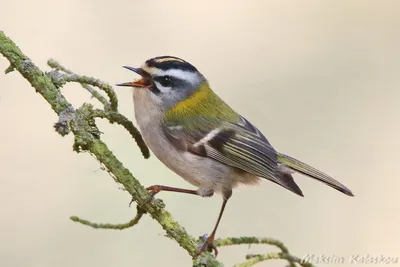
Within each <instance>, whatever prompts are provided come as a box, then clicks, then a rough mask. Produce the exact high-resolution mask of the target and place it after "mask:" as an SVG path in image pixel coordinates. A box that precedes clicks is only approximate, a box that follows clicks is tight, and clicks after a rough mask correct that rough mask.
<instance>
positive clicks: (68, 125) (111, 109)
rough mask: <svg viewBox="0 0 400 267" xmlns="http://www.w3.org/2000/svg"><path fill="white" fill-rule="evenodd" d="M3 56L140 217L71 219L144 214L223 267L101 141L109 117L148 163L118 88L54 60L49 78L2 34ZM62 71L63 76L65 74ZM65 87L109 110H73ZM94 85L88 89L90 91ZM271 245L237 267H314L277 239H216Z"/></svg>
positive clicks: (200, 261) (198, 261)
mask: <svg viewBox="0 0 400 267" xmlns="http://www.w3.org/2000/svg"><path fill="white" fill-rule="evenodd" d="M0 53H1V54H2V55H3V56H4V57H6V58H7V59H8V60H9V62H10V67H8V68H7V70H6V73H7V72H10V71H11V70H14V69H15V70H17V71H18V72H19V73H21V74H22V76H23V77H24V78H25V79H26V80H28V81H29V83H30V84H31V85H32V86H33V87H34V88H35V90H36V92H38V93H40V94H41V95H42V96H43V98H44V99H45V100H46V101H47V102H48V103H49V104H50V106H51V107H52V109H53V110H54V111H55V112H56V113H57V114H58V115H59V119H58V122H57V123H56V124H55V125H54V128H55V130H56V131H57V132H58V133H60V134H61V135H66V134H68V133H72V134H73V135H74V137H75V141H74V146H73V148H74V150H75V151H77V152H88V153H90V154H91V155H93V156H94V157H95V158H96V159H97V160H98V161H99V162H100V163H101V164H102V166H104V169H106V170H107V171H108V172H109V173H110V175H111V176H112V177H113V179H114V180H115V181H116V182H118V183H120V184H122V185H123V188H124V190H125V191H127V192H129V194H130V195H131V197H132V200H133V201H134V202H136V203H137V207H138V210H139V211H140V212H139V211H138V214H137V215H136V217H135V218H134V219H133V220H131V221H130V222H129V223H127V224H122V225H117V226H116V225H111V224H94V223H91V222H89V221H86V220H82V219H80V218H78V217H76V216H73V217H71V219H72V220H74V221H76V222H80V223H82V224H85V225H89V226H91V227H94V228H107V229H125V228H127V227H131V226H133V225H135V224H137V223H138V222H139V220H140V218H141V217H142V215H143V214H144V213H148V214H149V215H150V216H151V217H152V218H153V219H155V220H156V221H157V222H158V223H159V224H160V225H161V227H162V228H163V229H164V230H165V232H166V236H167V237H169V238H171V239H173V240H175V241H176V242H177V243H178V244H179V245H180V246H181V247H182V248H183V249H185V250H186V251H187V252H188V254H189V255H190V256H191V257H194V258H195V259H194V260H193V266H196V267H200V266H207V267H221V266H223V265H222V263H221V262H219V261H217V260H216V258H215V256H214V255H213V254H212V253H209V252H205V253H202V254H201V255H199V256H198V257H196V256H197V249H198V248H197V242H196V240H195V239H194V238H193V237H191V236H190V235H189V234H188V233H187V232H186V230H185V229H184V228H183V227H182V226H181V225H180V224H179V223H178V222H176V221H175V220H174V219H173V218H172V215H171V214H170V213H169V212H168V211H167V210H165V204H164V203H163V202H162V201H161V200H160V199H153V198H151V196H150V194H149V193H148V192H147V191H146V189H145V188H144V187H143V186H142V185H141V184H140V182H139V181H138V180H137V179H136V178H135V177H134V176H133V175H132V174H131V172H130V171H129V170H128V169H127V168H125V167H124V166H123V164H122V163H121V162H120V161H119V160H118V159H117V158H116V157H115V155H114V154H113V153H112V152H111V151H110V150H109V149H108V147H107V145H106V144H105V143H104V142H103V141H102V140H101V139H100V135H101V132H100V130H99V129H98V127H97V125H96V122H95V118H104V119H107V120H108V121H110V122H111V123H118V124H120V125H122V126H123V127H125V128H126V129H127V130H128V131H129V133H130V134H131V135H132V137H133V138H134V139H135V140H136V142H137V144H138V145H139V147H140V149H141V151H142V154H143V155H144V157H145V158H148V156H149V155H150V153H149V150H148V148H147V146H146V144H145V143H144V141H143V139H142V138H141V135H140V133H139V131H138V130H137V129H136V128H135V126H134V125H133V123H132V122H131V121H129V120H128V119H127V118H126V117H124V116H123V115H122V114H120V113H119V112H118V99H117V96H116V94H115V92H114V90H113V88H112V87H111V86H110V85H108V84H107V83H105V82H102V81H100V80H98V79H95V78H91V77H87V76H82V75H77V74H74V73H71V72H70V71H69V70H67V69H65V68H64V69H63V68H62V67H61V66H60V65H59V64H58V65H57V64H55V62H51V61H49V65H53V66H54V67H55V68H56V70H53V71H51V72H48V73H44V72H42V71H41V70H40V69H39V68H38V67H37V66H36V65H35V64H34V63H33V62H32V61H31V60H30V59H29V58H28V57H27V56H25V55H24V54H23V53H22V51H21V50H20V49H19V48H18V47H17V46H16V45H15V43H14V42H13V41H12V40H10V39H9V38H7V37H6V36H5V35H4V33H3V32H2V31H0ZM60 70H61V71H60ZM66 82H78V83H80V84H81V85H82V86H84V87H85V88H86V89H87V90H88V91H89V92H90V93H91V94H92V95H93V97H96V98H97V99H98V100H99V101H100V102H101V103H103V105H104V110H97V109H93V106H92V105H90V104H86V103H85V104H83V105H82V106H81V107H80V108H78V109H74V107H73V106H72V105H71V104H70V103H69V102H68V101H67V100H66V99H65V97H64V95H63V94H62V93H61V91H60V90H59V88H61V87H62V86H63V85H64V84H65V83H66ZM89 85H93V86H96V87H98V88H99V89H101V90H103V91H104V92H105V93H106V94H107V96H108V97H109V99H110V101H108V100H107V99H105V98H104V97H102V96H101V95H100V94H99V93H98V92H97V91H96V90H94V89H93V88H92V87H90V86H89ZM88 86H89V87H88ZM258 243H262V244H270V245H275V246H277V247H279V248H280V249H281V251H282V252H281V253H272V254H266V255H257V256H253V257H249V258H248V259H247V261H246V262H244V263H243V264H241V265H238V266H251V265H253V264H255V263H257V262H261V261H263V260H268V259H272V258H276V259H286V260H287V261H288V262H289V264H290V265H291V266H294V262H296V263H299V264H300V265H302V266H311V265H306V264H305V263H301V262H300V261H299V259H298V258H296V257H294V256H291V255H290V254H289V252H288V250H287V248H286V247H285V246H284V245H283V244H282V243H281V242H279V241H277V240H273V239H267V238H264V239H261V238H256V237H242V238H228V239H220V240H216V242H215V245H216V246H230V245H239V244H258Z"/></svg>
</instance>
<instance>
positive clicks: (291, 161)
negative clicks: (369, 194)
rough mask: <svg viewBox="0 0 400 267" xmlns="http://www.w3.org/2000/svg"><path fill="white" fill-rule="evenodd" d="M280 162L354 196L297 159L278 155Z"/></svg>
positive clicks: (344, 187)
mask: <svg viewBox="0 0 400 267" xmlns="http://www.w3.org/2000/svg"><path fill="white" fill-rule="evenodd" d="M278 162H279V163H281V164H283V165H285V166H286V167H287V168H289V169H291V170H293V171H295V172H298V173H301V174H304V175H307V176H308V177H311V178H314V179H316V180H318V181H321V182H324V183H325V184H327V185H329V186H330V187H333V188H335V189H336V190H338V191H340V192H342V193H344V194H346V195H348V196H354V195H353V193H352V192H351V191H350V189H348V188H347V187H346V186H344V185H343V184H341V183H339V182H338V181H336V180H335V179H333V178H332V177H330V176H329V175H327V174H325V173H323V172H321V171H319V170H317V169H315V168H313V167H311V166H309V165H307V164H305V163H303V162H301V161H299V160H297V159H295V158H292V157H290V156H287V155H285V154H281V153H278Z"/></svg>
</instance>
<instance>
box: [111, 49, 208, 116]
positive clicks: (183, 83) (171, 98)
mask: <svg viewBox="0 0 400 267" xmlns="http://www.w3.org/2000/svg"><path fill="white" fill-rule="evenodd" d="M124 68H126V69H128V70H131V71H133V72H135V73H137V74H139V75H140V76H141V78H140V79H139V80H136V81H133V82H125V83H121V84H117V85H118V86H130V87H133V88H134V90H147V91H146V93H149V94H151V100H152V101H154V102H155V104H157V105H160V106H162V107H163V108H166V109H168V108H172V107H173V106H175V105H176V104H178V103H180V102H181V101H184V100H186V99H188V98H189V97H190V96H191V95H193V94H194V93H195V92H197V91H198V90H200V89H201V88H204V86H207V87H208V82H207V80H206V79H205V77H204V76H203V75H202V74H201V73H200V72H199V71H198V70H197V69H196V68H195V67H194V66H193V65H192V64H190V63H188V62H187V61H185V60H183V59H180V58H177V57H173V56H160V57H155V58H151V59H149V60H147V61H146V62H145V63H144V64H143V65H142V66H141V67H140V68H134V67H129V66H124Z"/></svg>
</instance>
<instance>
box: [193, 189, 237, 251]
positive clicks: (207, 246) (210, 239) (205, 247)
mask: <svg viewBox="0 0 400 267" xmlns="http://www.w3.org/2000/svg"><path fill="white" fill-rule="evenodd" d="M231 196H232V189H229V190H226V191H224V192H223V198H224V200H223V202H222V206H221V210H220V212H219V215H218V219H217V223H216V224H215V226H214V230H213V231H212V232H211V234H210V235H209V236H208V237H207V239H206V241H205V242H204V244H203V245H202V246H201V247H200V249H199V250H198V251H197V254H196V256H195V257H197V256H198V255H200V254H201V253H202V252H204V251H206V250H211V249H213V250H214V253H215V257H217V255H218V249H217V248H216V247H215V246H214V239H215V233H216V232H217V229H218V225H219V222H220V221H221V218H222V214H223V213H224V210H225V206H226V203H227V202H228V200H229V198H230V197H231Z"/></svg>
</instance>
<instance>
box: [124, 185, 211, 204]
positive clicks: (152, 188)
mask: <svg viewBox="0 0 400 267" xmlns="http://www.w3.org/2000/svg"><path fill="white" fill-rule="evenodd" d="M146 190H147V191H150V198H148V199H147V200H146V201H145V203H147V202H148V201H150V200H151V199H152V198H153V197H154V196H155V195H156V194H158V193H159V192H161V191H169V192H178V193H185V194H190V195H197V196H202V197H211V196H212V195H214V191H213V190H206V191H204V190H200V191H198V190H192V189H184V188H177V187H171V186H165V185H152V186H149V187H147V188H146ZM132 202H133V200H131V202H130V203H129V206H131V204H132Z"/></svg>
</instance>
